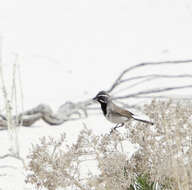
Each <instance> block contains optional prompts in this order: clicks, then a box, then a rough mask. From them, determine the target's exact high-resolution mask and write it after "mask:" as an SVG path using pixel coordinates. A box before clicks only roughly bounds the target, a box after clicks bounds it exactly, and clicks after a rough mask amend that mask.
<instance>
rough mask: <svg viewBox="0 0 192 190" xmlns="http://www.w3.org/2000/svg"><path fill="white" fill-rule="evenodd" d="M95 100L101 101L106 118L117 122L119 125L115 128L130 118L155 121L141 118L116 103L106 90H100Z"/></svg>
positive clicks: (144, 121)
mask: <svg viewBox="0 0 192 190" xmlns="http://www.w3.org/2000/svg"><path fill="white" fill-rule="evenodd" d="M93 100H95V101H97V102H99V103H100V105H101V109H102V111H103V114H104V116H105V118H106V119H107V120H109V121H110V122H112V123H116V124H117V126H116V127H115V128H114V129H116V128H118V127H122V126H123V125H124V124H125V123H126V122H127V121H129V120H130V119H134V120H136V121H140V122H143V123H146V124H150V125H153V122H151V121H147V120H145V119H142V118H139V117H138V116H137V115H134V114H133V113H132V112H130V111H128V110H126V109H124V108H121V107H119V106H117V105H116V104H114V103H113V102H112V99H111V96H110V95H109V94H108V93H107V92H105V91H100V92H99V93H98V94H97V95H96V96H95V97H94V98H93Z"/></svg>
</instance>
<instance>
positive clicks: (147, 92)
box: [113, 85, 192, 99]
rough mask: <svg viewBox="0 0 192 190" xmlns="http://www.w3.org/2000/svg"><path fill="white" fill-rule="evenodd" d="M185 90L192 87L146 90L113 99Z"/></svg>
mask: <svg viewBox="0 0 192 190" xmlns="http://www.w3.org/2000/svg"><path fill="white" fill-rule="evenodd" d="M184 88H192V85H186V86H175V87H165V88H159V89H150V90H144V91H140V92H136V93H132V94H129V95H125V96H119V97H114V98H113V99H125V98H132V97H136V96H139V95H143V94H144V95H145V94H153V93H159V92H165V91H171V90H179V89H184Z"/></svg>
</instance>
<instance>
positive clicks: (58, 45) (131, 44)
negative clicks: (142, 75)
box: [0, 0, 192, 103]
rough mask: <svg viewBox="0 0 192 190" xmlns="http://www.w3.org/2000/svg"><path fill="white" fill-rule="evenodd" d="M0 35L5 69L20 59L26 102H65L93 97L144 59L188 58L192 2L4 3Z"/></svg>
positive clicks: (80, 0) (86, 0)
mask: <svg viewBox="0 0 192 190" xmlns="http://www.w3.org/2000/svg"><path fill="white" fill-rule="evenodd" d="M0 34H1V36H2V38H3V62H4V64H8V63H13V62H14V59H13V57H14V56H13V54H14V53H17V54H18V55H19V61H18V62H19V63H20V64H21V69H22V71H23V73H22V75H23V76H22V79H23V88H24V94H25V97H26V98H25V99H26V101H27V102H29V100H31V99H35V98H36V100H37V101H36V102H34V103H37V102H42V101H46V102H47V101H48V102H51V101H55V99H57V101H58V102H62V101H63V102H64V100H65V99H66V98H68V99H69V98H71V99H76V98H79V99H82V95H84V94H85V92H87V93H88V95H85V97H86V98H87V97H88V96H93V95H94V94H95V93H96V92H97V91H98V90H101V89H106V88H108V87H109V86H110V84H111V82H112V81H113V79H114V78H115V77H116V76H117V75H118V74H119V73H120V72H121V71H122V70H123V69H125V68H127V67H128V66H130V65H133V64H136V63H139V62H141V61H145V62H146V61H160V60H173V59H186V58H192V51H191V50H192V37H191V35H192V3H191V1H189V0H142V1H141V0H134V1H129V0H97V1H95V0H54V1H53V0H33V1H29V0H6V1H1V2H0ZM183 69H184V68H183ZM187 71H189V70H187ZM171 72H174V71H171ZM50 86H51V89H52V90H51V91H50ZM31 90H33V91H34V92H35V94H33V95H31ZM59 95H61V97H60V98H59ZM56 97H57V98H56ZM46 98H47V99H46ZM27 102H26V103H27Z"/></svg>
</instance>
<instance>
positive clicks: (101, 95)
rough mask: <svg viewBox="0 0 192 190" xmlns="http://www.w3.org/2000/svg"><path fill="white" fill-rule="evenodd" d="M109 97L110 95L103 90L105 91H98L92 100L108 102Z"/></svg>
mask: <svg viewBox="0 0 192 190" xmlns="http://www.w3.org/2000/svg"><path fill="white" fill-rule="evenodd" d="M109 99H110V95H109V94H108V93H107V92H105V91H100V92H99V93H98V94H97V95H96V96H95V97H94V98H93V100H95V101H97V102H99V103H101V104H102V103H108V101H109Z"/></svg>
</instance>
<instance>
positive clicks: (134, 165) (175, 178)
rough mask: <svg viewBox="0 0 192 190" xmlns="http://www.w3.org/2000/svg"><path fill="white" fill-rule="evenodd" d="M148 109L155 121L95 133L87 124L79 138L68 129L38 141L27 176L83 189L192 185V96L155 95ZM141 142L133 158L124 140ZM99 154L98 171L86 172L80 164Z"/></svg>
mask: <svg viewBox="0 0 192 190" xmlns="http://www.w3.org/2000/svg"><path fill="white" fill-rule="evenodd" d="M143 111H144V112H145V113H146V114H147V115H149V117H150V118H152V119H153V120H154V122H155V125H154V126H149V125H146V124H144V123H140V122H134V121H130V122H129V123H127V125H126V129H127V130H126V132H114V133H112V134H111V135H108V134H106V135H101V136H98V135H94V134H93V133H92V131H91V130H89V129H87V128H84V130H82V131H81V132H80V134H79V137H78V139H77V141H76V143H74V144H72V145H68V144H67V143H66V142H65V141H66V139H65V135H64V134H63V135H61V138H60V139H59V140H58V141H56V140H54V139H53V138H50V137H49V138H43V139H41V141H40V144H38V145H33V146H32V149H31V153H30V155H29V156H28V158H29V159H30V163H29V167H28V172H29V174H28V176H27V179H26V181H27V182H29V183H31V184H34V185H35V186H36V187H38V188H40V187H44V188H47V189H48V190H55V189H57V188H59V187H62V188H65V189H67V188H69V187H72V189H77V190H78V189H81V190H89V189H94V190H152V189H158V190H161V189H164V190H166V189H167V190H168V189H174V190H177V189H182V190H185V189H188V190H189V189H192V172H191V171H192V169H191V163H192V162H191V158H192V156H191V155H192V149H191V148H192V147H191V139H192V138H191V137H192V121H191V115H192V106H191V103H190V102H187V103H184V102H173V101H172V100H169V101H155V100H154V101H152V102H151V103H150V104H149V105H145V106H144V108H143ZM127 141H130V142H132V143H135V144H138V145H139V146H140V148H139V149H138V151H136V152H135V153H134V155H133V156H132V157H131V158H130V159H129V158H128V156H127V154H126V152H124V148H123V143H124V142H127ZM90 159H91V160H95V164H96V166H97V169H98V172H97V173H98V174H96V173H95V171H91V170H90V172H89V173H88V174H87V176H86V177H83V176H82V171H81V169H80V168H81V166H82V165H83V164H84V163H85V162H86V161H87V160H90Z"/></svg>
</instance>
